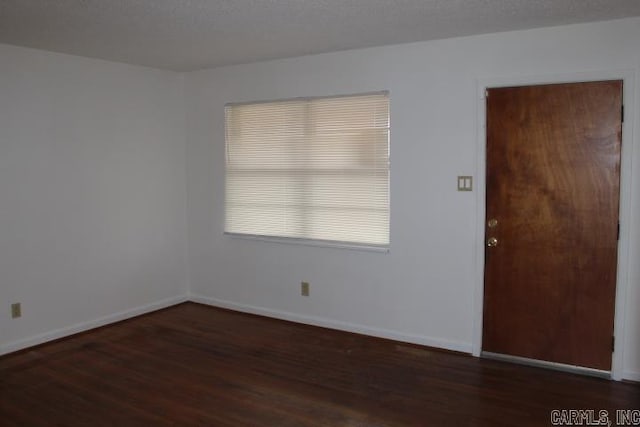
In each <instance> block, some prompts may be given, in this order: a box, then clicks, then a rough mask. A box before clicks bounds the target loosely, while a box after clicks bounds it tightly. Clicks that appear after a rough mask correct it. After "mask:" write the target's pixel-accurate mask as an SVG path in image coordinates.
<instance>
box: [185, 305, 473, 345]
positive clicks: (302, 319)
mask: <svg viewBox="0 0 640 427" xmlns="http://www.w3.org/2000/svg"><path fill="white" fill-rule="evenodd" d="M189 299H190V300H191V301H193V302H197V303H201V304H206V305H211V306H214V307H220V308H227V309H230V310H235V311H241V312H243V313H251V314H258V315H261V316H267V317H273V318H276V319H281V320H289V321H292V322H297V323H304V324H307V325H313V326H321V327H323V328H329V329H337V330H340V331H346V332H354V333H357V334H363V335H370V336H374V337H379V338H387V339H391V340H395V341H402V342H407V343H412V344H419V345H424V346H428V347H436V348H442V349H445V350H452V351H459V352H462V353H471V343H461V342H455V341H448V340H443V339H440V338H433V337H427V336H422V335H413V334H406V333H403V332H398V331H393V330H388V329H380V328H372V327H369V326H364V325H358V324H355V323H349V322H342V321H339V320H333V319H328V318H324V317H316V316H306V315H302V314H297V313H291V312H287V311H279V310H271V309H268V308H263V307H256V306H252V305H246V304H238V303H235V302H231V301H225V300H221V299H217V298H211V297H205V296H202V295H194V294H191V295H190V298H189Z"/></svg>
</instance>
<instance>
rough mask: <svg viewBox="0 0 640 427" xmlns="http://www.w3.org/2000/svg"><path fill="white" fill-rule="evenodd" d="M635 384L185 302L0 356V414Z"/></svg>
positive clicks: (488, 414)
mask: <svg viewBox="0 0 640 427" xmlns="http://www.w3.org/2000/svg"><path fill="white" fill-rule="evenodd" d="M638 408H640V386H639V385H637V384H631V383H617V382H613V381H608V380H603V379H597V378H589V377H583V376H579V375H573V374H568V373H560V372H553V371H547V370H542V369H537V368H530V367H523V366H517V365H511V364H507V363H503V362H497V361H490V360H480V359H477V358H473V357H470V356H466V355H459V354H453V353H447V352H441V351H435V350H430V349H427V348H422V347H418V346H413V345H409V344H402V343H397V342H393V341H387V340H381V339H376V338H370V337H365V336H361V335H356V334H350V333H345V332H338V331H332V330H328V329H322V328H315V327H311V326H304V325H299V324H295V323H288V322H282V321H278V320H273V319H267V318H263V317H258V316H251V315H246V314H241V313H236V312H232V311H226V310H221V309H216V308H212V307H207V306H203V305H199V304H194V303H185V304H181V305H178V306H174V307H171V308H168V309H165V310H161V311H157V312H155V313H151V314H148V315H145V316H141V317H138V318H135V319H132V320H128V321H125V322H121V323H118V324H115V325H111V326H107V327H103V328H100V329H97V330H94V331H90V332H87V333H83V334H79V335H76V336H73V337H70V338H67V339H63V340H60V341H56V342H53V343H49V344H45V345H42V346H39V347H34V348H32V349H29V350H25V351H22V352H19V353H14V354H10V355H7V356H4V357H1V358H0V425H2V426H49V425H56V426H169V425H172V426H194V425H200V426H233V427H238V426H296V427H299V426H336V427H356V426H361V427H364V426H548V425H551V419H550V411H551V410H553V409H594V410H596V414H597V411H598V410H601V409H605V410H608V411H609V414H610V419H611V420H612V421H613V425H615V409H638Z"/></svg>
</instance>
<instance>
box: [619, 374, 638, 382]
mask: <svg viewBox="0 0 640 427" xmlns="http://www.w3.org/2000/svg"><path fill="white" fill-rule="evenodd" d="M622 379H623V380H629V381H635V382H639V383H640V372H633V371H624V372H623V373H622Z"/></svg>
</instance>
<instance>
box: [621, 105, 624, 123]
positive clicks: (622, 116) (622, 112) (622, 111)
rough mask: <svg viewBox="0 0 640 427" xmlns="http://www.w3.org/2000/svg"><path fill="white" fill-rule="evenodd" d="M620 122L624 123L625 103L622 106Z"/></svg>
mask: <svg viewBox="0 0 640 427" xmlns="http://www.w3.org/2000/svg"><path fill="white" fill-rule="evenodd" d="M620 122H621V123H624V104H622V105H621V106H620Z"/></svg>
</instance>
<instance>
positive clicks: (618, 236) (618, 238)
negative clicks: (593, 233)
mask: <svg viewBox="0 0 640 427" xmlns="http://www.w3.org/2000/svg"><path fill="white" fill-rule="evenodd" d="M616 240H620V222H618V231H617V234H616Z"/></svg>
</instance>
